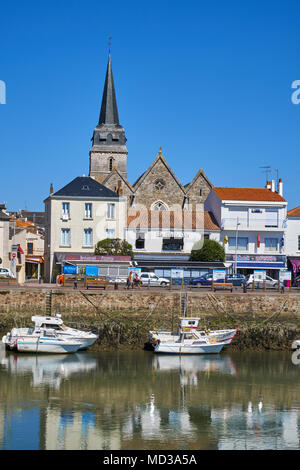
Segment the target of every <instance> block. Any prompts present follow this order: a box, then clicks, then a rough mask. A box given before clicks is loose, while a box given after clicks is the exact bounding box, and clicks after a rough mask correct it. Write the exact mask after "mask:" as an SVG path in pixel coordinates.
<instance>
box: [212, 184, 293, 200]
mask: <svg viewBox="0 0 300 470" xmlns="http://www.w3.org/2000/svg"><path fill="white" fill-rule="evenodd" d="M213 189H214V191H215V192H216V193H217V195H218V196H219V198H220V199H221V200H222V201H268V202H286V201H285V199H284V198H283V197H282V196H280V195H279V194H278V193H276V192H272V191H271V190H270V189H266V188H226V187H214V188H213Z"/></svg>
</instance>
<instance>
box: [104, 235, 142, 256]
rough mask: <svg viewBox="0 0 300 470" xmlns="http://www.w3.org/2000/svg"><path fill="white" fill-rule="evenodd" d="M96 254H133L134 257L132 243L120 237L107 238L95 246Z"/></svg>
mask: <svg viewBox="0 0 300 470" xmlns="http://www.w3.org/2000/svg"><path fill="white" fill-rule="evenodd" d="M95 255H108V256H131V259H133V257H134V253H133V249H132V245H130V243H128V242H127V241H126V240H121V239H120V238H105V239H104V240H100V241H99V242H98V243H97V245H96V246H95Z"/></svg>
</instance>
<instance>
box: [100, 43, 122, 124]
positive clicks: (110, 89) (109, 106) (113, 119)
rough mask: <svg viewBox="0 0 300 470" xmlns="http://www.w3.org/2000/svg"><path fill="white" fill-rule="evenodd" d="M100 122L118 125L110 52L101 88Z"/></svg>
mask: <svg viewBox="0 0 300 470" xmlns="http://www.w3.org/2000/svg"><path fill="white" fill-rule="evenodd" d="M100 124H110V125H117V126H118V125H119V115H118V108H117V100H116V92H115V86H114V79H113V73H112V67H111V58H110V52H109V55H108V63H107V69H106V77H105V84H104V89H103V96H102V104H101V111H100V118H99V125H100Z"/></svg>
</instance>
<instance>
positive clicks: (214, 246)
mask: <svg viewBox="0 0 300 470" xmlns="http://www.w3.org/2000/svg"><path fill="white" fill-rule="evenodd" d="M190 261H225V250H224V247H223V246H222V245H220V243H218V242H216V241H215V240H207V239H205V240H204V243H203V246H202V248H200V249H199V250H192V251H191V256H190Z"/></svg>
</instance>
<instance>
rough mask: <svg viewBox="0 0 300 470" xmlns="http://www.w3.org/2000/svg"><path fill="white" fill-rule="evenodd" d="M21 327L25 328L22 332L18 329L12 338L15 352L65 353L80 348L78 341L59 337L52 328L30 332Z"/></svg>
mask: <svg viewBox="0 0 300 470" xmlns="http://www.w3.org/2000/svg"><path fill="white" fill-rule="evenodd" d="M22 329H23V330H25V331H24V332H23V333H24V334H20V333H22V332H21V331H19V332H18V333H19V334H18V336H17V338H16V339H15V340H14V348H13V349H14V350H15V351H17V352H30V353H48V354H49V353H51V354H52V353H55V354H66V353H73V352H76V351H78V350H79V348H80V343H79V342H78V341H75V340H67V339H64V338H60V337H58V335H57V334H56V332H55V331H54V330H52V331H50V330H42V329H41V330H34V331H32V332H30V331H28V329H27V328H19V330H22ZM26 330H27V331H26ZM2 341H3V338H2Z"/></svg>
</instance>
